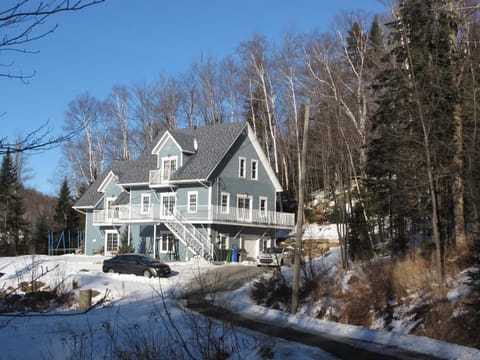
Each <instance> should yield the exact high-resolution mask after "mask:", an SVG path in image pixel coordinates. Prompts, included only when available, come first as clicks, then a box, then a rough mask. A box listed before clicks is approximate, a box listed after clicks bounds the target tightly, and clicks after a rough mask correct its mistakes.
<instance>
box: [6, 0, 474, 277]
mask: <svg viewBox="0 0 480 360" xmlns="http://www.w3.org/2000/svg"><path fill="white" fill-rule="evenodd" d="M479 9H480V5H479V3H478V1H471V0H461V1H454V0H422V1H420V0H409V1H393V2H391V4H389V6H388V7H386V9H385V10H386V11H385V13H383V14H376V15H375V16H370V15H368V14H365V13H362V12H361V11H355V12H343V13H341V14H340V15H339V16H338V17H337V18H336V19H335V22H334V26H332V27H331V30H330V31H328V32H318V31H314V30H312V32H309V33H296V32H289V33H286V34H285V35H284V36H283V38H282V40H281V42H280V43H272V42H269V41H268V40H267V39H266V37H265V36H264V35H262V34H256V35H254V36H252V38H251V39H246V40H245V41H244V42H242V43H240V44H238V46H237V47H236V50H235V52H234V53H232V54H231V55H229V56H227V57H224V58H221V59H217V58H212V57H210V56H208V55H205V56H201V57H200V58H199V59H198V60H196V61H194V62H193V63H192V64H191V66H190V68H189V69H186V71H185V72H184V73H182V74H178V75H176V76H168V77H167V76H165V75H163V74H160V75H159V76H158V78H157V79H152V81H151V82H150V83H135V84H124V85H115V86H112V89H111V92H110V94H109V95H108V96H107V97H106V98H102V99H99V98H95V97H94V96H92V95H90V94H88V92H87V93H84V94H79V95H78V96H77V97H76V98H75V99H72V100H71V102H70V103H69V104H68V106H67V111H66V115H65V122H64V131H65V134H76V136H66V137H65V139H63V141H62V144H61V151H62V155H63V165H64V169H65V174H68V176H66V178H65V181H64V184H63V185H62V189H60V190H59V199H57V200H58V201H57V203H58V204H57V208H58V209H57V211H55V209H54V207H55V205H54V204H55V200H53V206H51V207H50V208H49V210H48V211H49V214H48V216H47V215H46V211H47V210H45V212H44V211H42V210H40V211H36V212H34V214H31V215H30V216H29V217H28V216H26V215H25V207H24V206H23V209H22V206H21V204H22V196H21V195H22V194H23V196H25V193H26V190H27V189H25V188H24V187H23V185H22V182H21V179H22V176H21V175H22V174H21V166H20V164H21V161H20V160H19V161H15V159H17V158H16V157H15V156H13V155H11V154H10V153H8V152H7V153H6V154H5V155H4V158H3V162H2V168H1V173H0V214H2V220H4V221H2V222H1V224H0V236H1V241H2V244H5V243H9V244H11V243H14V244H20V243H21V242H24V243H31V242H33V241H36V240H35V239H34V238H35V236H34V234H35V233H36V231H37V230H38V227H39V226H40V224H41V226H42V228H43V227H44V228H46V229H48V228H52V229H53V228H54V227H56V228H58V229H61V228H62V227H67V226H69V227H74V226H78V224H79V221H80V220H79V219H74V218H75V214H72V213H71V212H70V211H69V210H61V209H62V208H63V209H65V206H63V205H62V204H65V203H67V204H70V206H71V204H72V203H73V201H74V199H75V198H77V197H78V196H79V195H81V193H82V191H84V190H85V188H86V187H87V186H88V184H90V183H92V182H93V181H94V180H95V179H96V177H97V176H98V175H100V174H101V173H102V172H103V171H105V170H106V169H107V168H108V166H109V164H110V163H111V162H112V161H114V160H126V159H135V158H136V157H137V156H139V154H140V153H141V151H142V150H143V149H144V148H145V147H147V146H148V145H149V144H150V143H151V142H152V141H153V139H154V137H155V135H156V134H158V133H159V132H160V131H162V130H163V129H171V128H178V127H187V126H209V125H211V124H216V123H222V122H233V121H248V122H249V124H250V125H251V127H252V128H253V130H254V131H255V133H256V135H257V137H258V139H259V141H260V143H261V145H262V147H263V149H264V151H265V153H266V155H267V157H268V160H269V161H270V163H271V165H272V167H273V169H274V170H275V171H276V173H277V174H278V177H279V180H280V182H281V184H282V186H283V188H284V194H283V198H282V201H281V205H282V206H283V210H284V211H295V207H296V199H297V197H298V174H299V166H300V163H301V146H302V140H303V135H302V134H303V126H304V121H305V120H304V117H305V116H304V115H305V104H306V103H307V99H308V101H310V104H311V105H310V106H311V108H310V116H309V118H308V119H307V121H308V140H309V141H308V155H307V158H306V161H307V179H306V180H307V181H306V190H305V193H306V194H307V198H308V194H310V193H312V192H314V191H318V190H323V191H324V192H325V193H326V194H328V196H329V198H330V199H331V200H332V201H333V203H334V204H335V206H334V209H333V210H332V211H331V212H330V213H329V214H328V216H326V217H325V219H324V220H328V221H330V222H332V223H339V224H342V225H341V226H343V227H345V230H346V231H345V232H343V233H344V234H345V236H343V237H342V238H341V245H342V260H343V261H342V263H343V266H344V267H345V268H346V267H348V266H349V263H350V262H351V261H355V260H363V259H369V258H372V257H375V256H377V255H381V254H402V253H405V252H406V251H407V250H408V249H409V247H411V245H412V239H416V240H418V241H415V242H414V243H415V246H417V245H418V246H419V247H420V248H421V251H422V252H423V253H425V254H429V255H432V256H433V258H434V262H433V264H434V265H433V266H434V267H435V271H436V272H437V275H438V276H439V278H443V276H444V273H445V267H446V266H447V264H448V261H447V259H448V257H449V256H453V255H457V254H468V256H472V255H473V257H475V256H476V257H478V251H479V247H480V241H479V230H480V228H479V213H478V212H479V209H478V204H479V200H480V199H479V198H480V191H479V190H480V189H479V186H480V181H479V180H480V179H479V177H480V158H479V156H480V147H479V146H478V143H479V135H478V129H477V127H478V125H477V122H478V103H479V102H478V99H477V93H478V89H479V79H478V78H477V74H478V73H479V71H480V68H479V66H478V64H479V63H480V51H479V45H480V31H479V30H480V21H479V18H478V15H479ZM159 61H161V60H160V59H159ZM119 80H120V79H119ZM62 194H63V195H62ZM38 195H40V194H38ZM60 199H62V200H61V201H60ZM51 200H52V199H51ZM40 201H41V200H40ZM13 204H17V206H13ZM294 204H295V205H294ZM279 206H280V205H279ZM66 208H68V206H67V207H66ZM307 210H308V209H307ZM30 211H31V210H30ZM55 213H56V214H57V215H54V214H55ZM306 215H307V216H306V218H307V219H308V220H309V221H319V219H317V218H315V217H314V216H312V212H309V211H306ZM40 219H42V220H40ZM55 219H56V220H55ZM36 229H37V230H36ZM23 248H24V249H30V250H29V251H31V249H32V246H24V247H23ZM33 248H35V247H33ZM37 250H38V249H37ZM23 251H27V250H22V251H20V250H19V249H17V251H16V253H22V252H23Z"/></svg>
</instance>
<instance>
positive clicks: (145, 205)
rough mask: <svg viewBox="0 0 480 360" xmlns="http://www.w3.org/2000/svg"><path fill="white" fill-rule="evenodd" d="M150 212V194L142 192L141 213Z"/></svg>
mask: <svg viewBox="0 0 480 360" xmlns="http://www.w3.org/2000/svg"><path fill="white" fill-rule="evenodd" d="M149 212H150V194H142V206H141V213H142V214H148V213H149Z"/></svg>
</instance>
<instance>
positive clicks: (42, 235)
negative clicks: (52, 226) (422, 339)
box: [32, 214, 49, 254]
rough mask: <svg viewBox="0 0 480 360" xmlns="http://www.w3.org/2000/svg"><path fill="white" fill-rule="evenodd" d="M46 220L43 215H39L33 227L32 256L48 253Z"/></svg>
mask: <svg viewBox="0 0 480 360" xmlns="http://www.w3.org/2000/svg"><path fill="white" fill-rule="evenodd" d="M48 231H49V226H48V219H47V217H46V216H45V215H43V214H41V215H40V216H39V218H38V220H37V223H36V225H35V229H34V233H33V244H32V245H33V253H34V254H47V252H48Z"/></svg>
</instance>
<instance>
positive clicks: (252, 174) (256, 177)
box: [250, 159, 258, 180]
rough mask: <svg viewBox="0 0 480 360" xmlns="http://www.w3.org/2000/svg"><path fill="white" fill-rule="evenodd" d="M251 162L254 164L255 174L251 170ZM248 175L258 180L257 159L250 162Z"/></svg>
mask: <svg viewBox="0 0 480 360" xmlns="http://www.w3.org/2000/svg"><path fill="white" fill-rule="evenodd" d="M253 164H255V176H254V172H253ZM250 177H251V178H252V180H258V160H257V159H252V161H251V163H250Z"/></svg>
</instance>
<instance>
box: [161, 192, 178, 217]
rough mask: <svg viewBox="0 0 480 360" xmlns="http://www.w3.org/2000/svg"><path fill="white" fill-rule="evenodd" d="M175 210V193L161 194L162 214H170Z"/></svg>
mask: <svg viewBox="0 0 480 360" xmlns="http://www.w3.org/2000/svg"><path fill="white" fill-rule="evenodd" d="M174 210H175V193H165V194H162V215H163V216H172V215H173V212H174Z"/></svg>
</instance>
